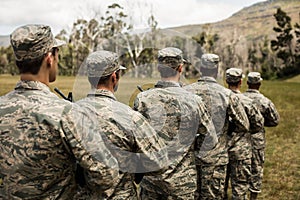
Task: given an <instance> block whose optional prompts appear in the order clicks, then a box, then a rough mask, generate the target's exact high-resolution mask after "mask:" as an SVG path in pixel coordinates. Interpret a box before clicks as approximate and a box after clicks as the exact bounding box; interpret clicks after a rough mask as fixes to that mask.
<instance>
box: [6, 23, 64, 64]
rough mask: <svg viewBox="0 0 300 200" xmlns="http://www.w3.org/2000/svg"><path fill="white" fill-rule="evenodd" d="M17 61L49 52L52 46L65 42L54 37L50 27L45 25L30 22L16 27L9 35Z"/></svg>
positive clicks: (30, 58)
mask: <svg viewBox="0 0 300 200" xmlns="http://www.w3.org/2000/svg"><path fill="white" fill-rule="evenodd" d="M10 43H11V46H12V47H13V50H14V53H15V57H16V60H17V61H23V60H32V59H35V58H38V57H40V56H42V55H44V54H45V53H47V52H49V51H50V50H51V49H52V48H53V47H59V46H62V45H64V44H65V42H64V41H62V40H58V39H55V38H54V37H53V34H52V32H51V28H50V27H49V26H46V25H39V24H30V25H25V26H21V27H19V28H17V29H16V30H14V32H12V34H11V35H10Z"/></svg>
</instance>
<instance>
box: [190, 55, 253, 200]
mask: <svg viewBox="0 0 300 200" xmlns="http://www.w3.org/2000/svg"><path fill="white" fill-rule="evenodd" d="M218 63H219V56H218V55H215V54H203V55H202V57H201V60H200V64H201V66H200V72H201V74H202V77H201V78H200V79H199V80H198V82H196V83H193V84H191V85H188V86H186V89H187V90H188V91H191V92H193V93H195V94H197V95H199V96H200V97H202V99H203V100H204V102H205V105H206V106H207V108H208V111H209V112H210V113H211V115H212V121H213V124H214V127H215V130H216V133H217V136H218V141H219V142H218V143H217V144H216V146H215V147H214V148H213V149H211V150H205V149H201V148H196V150H195V154H196V165H197V173H198V181H197V184H198V187H197V196H196V199H223V197H224V183H225V176H226V169H227V164H228V151H227V133H228V128H229V122H231V123H232V124H234V125H235V127H236V131H240V132H246V131H248V130H249V121H248V118H247V115H246V113H245V110H244V108H243V106H242V104H241V103H240V101H239V98H238V96H237V95H236V94H234V93H233V92H232V91H230V90H229V89H227V88H225V87H223V86H221V85H220V84H218V83H217V81H216V77H217V74H218Z"/></svg>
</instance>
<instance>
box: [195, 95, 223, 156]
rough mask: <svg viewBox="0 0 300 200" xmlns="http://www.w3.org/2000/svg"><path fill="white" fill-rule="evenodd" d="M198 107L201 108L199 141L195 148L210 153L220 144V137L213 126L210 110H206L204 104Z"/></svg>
mask: <svg viewBox="0 0 300 200" xmlns="http://www.w3.org/2000/svg"><path fill="white" fill-rule="evenodd" d="M197 98H198V96H197ZM199 98H200V97H199ZM200 99H201V98H200ZM198 102H199V101H198ZM201 102H202V100H201ZM198 107H199V116H200V118H199V121H200V122H199V128H198V134H197V139H196V142H195V148H196V149H202V150H205V151H208V150H210V149H212V148H213V147H214V146H215V145H216V144H217V143H218V136H217V133H216V130H215V127H214V125H213V121H212V118H211V113H209V112H208V109H207V108H206V106H205V104H204V103H203V102H202V103H199V104H198Z"/></svg>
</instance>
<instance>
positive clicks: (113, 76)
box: [111, 72, 117, 83]
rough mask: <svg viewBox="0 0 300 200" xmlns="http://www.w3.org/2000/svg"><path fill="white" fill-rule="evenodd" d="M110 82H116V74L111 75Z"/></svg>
mask: <svg viewBox="0 0 300 200" xmlns="http://www.w3.org/2000/svg"><path fill="white" fill-rule="evenodd" d="M111 81H112V82H113V83H115V82H116V81H117V77H116V72H114V73H112V74H111Z"/></svg>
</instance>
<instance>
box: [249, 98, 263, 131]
mask: <svg viewBox="0 0 300 200" xmlns="http://www.w3.org/2000/svg"><path fill="white" fill-rule="evenodd" d="M248 119H249V123H250V133H252V134H255V133H257V132H261V131H263V128H264V117H263V116H262V114H261V113H260V110H259V108H258V107H257V106H256V105H255V104H253V103H252V104H251V105H250V109H249V114H248Z"/></svg>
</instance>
